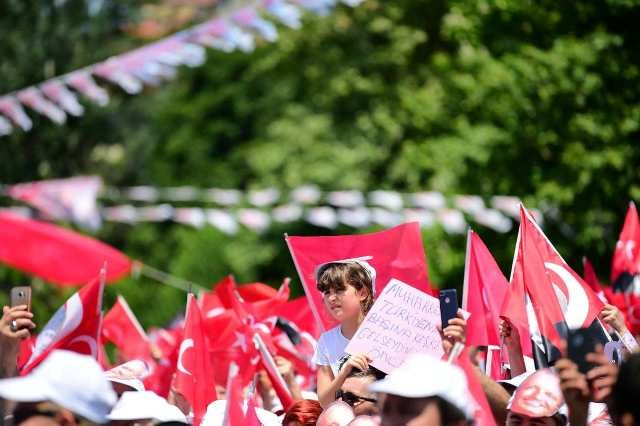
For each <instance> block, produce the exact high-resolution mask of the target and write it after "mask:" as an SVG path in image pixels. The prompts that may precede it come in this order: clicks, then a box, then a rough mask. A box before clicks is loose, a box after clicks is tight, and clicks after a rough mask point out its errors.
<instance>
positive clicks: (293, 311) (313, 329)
mask: <svg viewBox="0 0 640 426" xmlns="http://www.w3.org/2000/svg"><path fill="white" fill-rule="evenodd" d="M277 314H278V316H279V317H282V318H284V319H287V320H289V321H291V322H292V323H294V324H295V325H296V326H298V328H299V329H300V330H302V331H303V332H307V333H309V335H311V336H312V337H313V338H314V339H316V340H317V339H318V337H320V334H321V333H320V328H319V327H318V323H317V322H316V321H315V319H314V317H313V312H311V307H310V306H309V299H308V298H307V297H305V296H301V297H298V298H296V299H293V300H290V301H288V302H287V303H285V304H284V306H282V307H280V309H279V310H278V313H277Z"/></svg>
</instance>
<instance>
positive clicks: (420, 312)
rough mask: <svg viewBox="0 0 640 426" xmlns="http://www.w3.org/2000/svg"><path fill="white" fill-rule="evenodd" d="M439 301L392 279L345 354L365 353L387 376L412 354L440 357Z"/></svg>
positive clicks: (441, 351) (441, 353)
mask: <svg viewBox="0 0 640 426" xmlns="http://www.w3.org/2000/svg"><path fill="white" fill-rule="evenodd" d="M438 325H440V301H439V300H438V299H437V298H435V297H433V296H430V295H428V294H426V293H424V292H422V291H420V290H418V289H416V288H415V287H412V286H410V285H409V284H405V283H403V282H402V281H398V280H396V279H395V278H392V279H391V280H390V281H389V283H388V284H387V285H386V286H385V287H384V290H382V293H380V296H378V299H377V300H376V302H375V303H374V304H373V306H372V307H371V310H370V311H369V313H368V314H367V316H366V317H365V318H364V321H363V322H362V324H360V327H359V328H358V330H357V331H356V334H355V335H354V336H353V338H352V339H351V341H350V342H349V344H348V345H347V347H346V349H345V352H347V353H348V354H352V355H353V354H358V353H366V354H367V355H369V357H370V358H371V359H372V360H373V361H372V362H371V365H373V366H374V367H376V368H377V369H379V370H381V371H384V372H385V373H390V372H391V371H393V370H394V369H396V368H397V367H399V366H400V365H401V364H402V362H403V361H404V360H405V358H407V356H409V354H412V353H428V354H431V355H434V356H436V357H441V356H442V355H443V353H444V352H443V350H442V341H441V339H440V333H439V332H438V329H437V328H436V327H437V326H438Z"/></svg>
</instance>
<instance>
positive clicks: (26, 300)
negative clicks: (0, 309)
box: [11, 286, 31, 312]
mask: <svg viewBox="0 0 640 426" xmlns="http://www.w3.org/2000/svg"><path fill="white" fill-rule="evenodd" d="M20 305H26V306H27V311H29V312H31V287H29V286H21V287H13V288H12V289H11V307H16V306H20Z"/></svg>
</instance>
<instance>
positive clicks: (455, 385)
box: [369, 354, 475, 419]
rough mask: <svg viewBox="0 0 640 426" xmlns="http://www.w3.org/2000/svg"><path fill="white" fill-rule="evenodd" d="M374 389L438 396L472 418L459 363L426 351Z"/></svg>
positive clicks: (411, 395)
mask: <svg viewBox="0 0 640 426" xmlns="http://www.w3.org/2000/svg"><path fill="white" fill-rule="evenodd" d="M369 390H370V391H372V392H379V393H386V394H391V395H397V396H402V397H405V398H427V397H432V396H438V397H440V398H442V399H444V400H445V401H447V402H448V403H450V404H452V405H453V406H454V407H457V408H458V409H459V410H460V411H462V412H463V413H464V415H465V416H466V417H467V418H468V419H473V412H474V409H475V402H474V401H473V399H471V396H470V393H469V389H468V386H467V378H466V377H465V375H464V372H463V371H462V370H461V369H460V368H459V367H457V366H455V365H452V364H449V363H447V362H445V361H442V360H440V359H438V358H435V357H433V356H430V355H426V354H413V355H410V356H409V357H408V358H407V359H406V360H405V362H404V363H403V364H402V365H401V366H400V367H398V368H396V369H395V370H393V371H392V372H391V373H390V374H389V375H388V376H387V377H385V378H384V379H382V380H379V381H377V382H374V383H373V384H371V385H370V386H369Z"/></svg>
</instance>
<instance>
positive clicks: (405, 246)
mask: <svg viewBox="0 0 640 426" xmlns="http://www.w3.org/2000/svg"><path fill="white" fill-rule="evenodd" d="M285 239H286V241H287V245H288V246H289V250H290V251H291V257H292V258H293V262H294V264H295V266H296V269H297V271H298V275H299V276H300V281H301V282H302V285H303V287H304V291H305V293H306V295H307V297H308V298H309V305H310V307H311V310H312V312H313V314H314V317H315V318H316V321H318V324H319V326H320V327H321V329H322V330H327V329H329V328H331V327H332V326H333V325H335V321H334V320H333V319H332V318H331V317H330V316H329V314H328V313H327V312H326V311H325V310H324V308H323V304H322V295H321V294H320V292H319V291H317V290H316V280H315V276H314V272H315V269H316V267H317V266H318V265H320V264H322V263H326V262H330V261H333V260H341V259H351V258H357V257H362V256H371V257H372V259H371V260H370V261H368V263H369V264H370V265H371V266H373V268H374V269H375V271H376V288H375V291H376V294H380V292H381V291H382V289H383V288H384V286H385V285H386V284H387V283H388V282H389V280H390V279H391V278H396V279H398V280H400V281H403V282H406V283H408V284H410V285H412V286H414V287H416V288H418V289H419V290H421V291H424V292H426V293H428V294H433V290H432V288H431V285H430V283H429V278H428V275H427V261H426V256H425V253H424V246H423V245H422V238H421V236H420V225H419V223H418V222H411V223H405V224H402V225H399V226H396V227H394V228H391V229H387V230H384V231H380V232H374V233H370V234H361V235H336V236H323V237H295V236H285Z"/></svg>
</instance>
